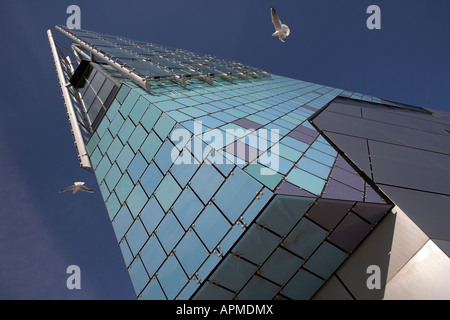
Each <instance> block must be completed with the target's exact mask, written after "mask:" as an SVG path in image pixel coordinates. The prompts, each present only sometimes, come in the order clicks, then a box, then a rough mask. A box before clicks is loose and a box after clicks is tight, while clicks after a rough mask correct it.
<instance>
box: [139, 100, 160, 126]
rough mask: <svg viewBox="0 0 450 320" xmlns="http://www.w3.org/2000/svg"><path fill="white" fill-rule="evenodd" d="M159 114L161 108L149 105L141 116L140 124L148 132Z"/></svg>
mask: <svg viewBox="0 0 450 320" xmlns="http://www.w3.org/2000/svg"><path fill="white" fill-rule="evenodd" d="M161 114H162V112H161V110H159V109H157V108H156V107H155V106H154V105H150V107H149V108H148V109H147V111H146V112H145V114H144V115H143V116H142V118H141V124H142V126H143V127H144V128H145V129H146V130H147V131H148V132H150V131H151V130H152V129H153V126H154V125H155V123H156V121H158V118H159V116H160V115H161Z"/></svg>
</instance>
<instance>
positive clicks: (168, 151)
mask: <svg viewBox="0 0 450 320" xmlns="http://www.w3.org/2000/svg"><path fill="white" fill-rule="evenodd" d="M172 151H174V152H175V154H176V155H178V150H177V149H175V146H174V145H173V144H172V142H170V140H166V141H165V142H164V143H163V145H162V146H161V148H160V149H159V151H158V153H157V154H156V156H155V158H154V161H155V163H156V164H157V165H158V167H159V169H160V170H161V172H162V173H163V174H164V173H166V172H167V171H168V170H169V168H170V166H171V165H172V163H173V161H172Z"/></svg>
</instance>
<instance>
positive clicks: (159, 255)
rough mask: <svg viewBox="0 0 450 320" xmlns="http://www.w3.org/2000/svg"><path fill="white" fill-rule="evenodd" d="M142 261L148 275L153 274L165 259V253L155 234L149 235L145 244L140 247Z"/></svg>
mask: <svg viewBox="0 0 450 320" xmlns="http://www.w3.org/2000/svg"><path fill="white" fill-rule="evenodd" d="M139 255H140V256H141V259H142V262H143V263H144V266H145V268H146V269H147V272H148V274H149V275H150V276H153V275H154V274H155V272H156V271H157V270H158V268H159V267H160V266H161V264H162V263H163V262H164V260H165V259H166V253H165V252H164V250H163V248H162V247H161V244H160V243H159V241H158V239H157V238H156V236H151V237H150V238H149V239H148V241H147V243H146V244H145V246H144V247H143V248H142V251H141V253H140V254H139Z"/></svg>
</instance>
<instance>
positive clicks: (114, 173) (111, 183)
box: [105, 164, 122, 190]
mask: <svg viewBox="0 0 450 320" xmlns="http://www.w3.org/2000/svg"><path fill="white" fill-rule="evenodd" d="M121 175H122V173H121V172H120V170H119V167H117V165H116V164H113V165H112V167H111V169H109V171H108V174H107V175H106V176H105V182H106V185H107V187H108V188H109V190H112V189H113V188H114V187H115V186H116V184H117V182H118V181H119V179H120V177H121Z"/></svg>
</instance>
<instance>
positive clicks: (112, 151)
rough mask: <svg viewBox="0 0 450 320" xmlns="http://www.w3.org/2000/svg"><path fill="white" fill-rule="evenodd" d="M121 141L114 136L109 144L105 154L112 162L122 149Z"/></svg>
mask: <svg viewBox="0 0 450 320" xmlns="http://www.w3.org/2000/svg"><path fill="white" fill-rule="evenodd" d="M122 147H123V145H122V143H121V142H120V139H119V138H117V137H116V138H114V140H113V141H112V142H111V144H110V145H109V148H108V151H107V154H108V157H109V159H110V160H111V162H114V161H115V160H116V158H117V156H118V155H119V153H120V151H121V150H122Z"/></svg>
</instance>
